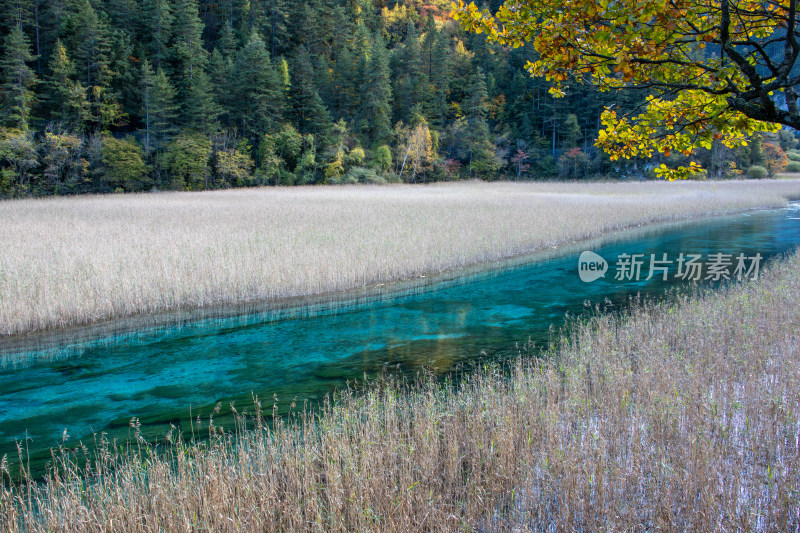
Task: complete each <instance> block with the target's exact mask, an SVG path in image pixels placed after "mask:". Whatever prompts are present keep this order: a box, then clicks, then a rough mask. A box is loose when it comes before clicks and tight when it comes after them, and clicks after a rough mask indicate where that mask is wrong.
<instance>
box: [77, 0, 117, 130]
mask: <svg viewBox="0 0 800 533" xmlns="http://www.w3.org/2000/svg"><path fill="white" fill-rule="evenodd" d="M76 2H77V7H76V11H75V12H73V13H71V14H70V15H69V16H68V17H67V20H66V21H65V40H66V43H67V44H66V45H65V46H67V48H68V49H69V50H74V51H75V52H74V56H75V65H76V68H77V70H78V78H79V79H80V80H85V82H86V89H87V92H88V96H89V106H90V119H89V122H90V124H91V125H92V126H93V127H94V129H95V130H98V131H99V130H103V129H105V128H107V127H108V126H110V125H111V124H113V123H115V122H117V121H118V120H119V119H120V118H121V117H122V115H123V111H122V108H121V106H120V105H119V103H118V102H117V98H116V95H115V94H114V93H113V91H112V89H111V82H112V76H113V71H112V70H111V68H110V61H109V49H110V41H109V29H108V23H107V21H106V20H105V18H104V16H101V15H98V13H97V12H96V11H95V9H94V8H93V7H92V4H91V3H90V2H89V0H76Z"/></svg>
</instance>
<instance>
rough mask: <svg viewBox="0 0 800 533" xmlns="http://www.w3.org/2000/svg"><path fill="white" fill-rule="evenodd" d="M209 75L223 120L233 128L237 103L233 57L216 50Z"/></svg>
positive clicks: (213, 53) (209, 62)
mask: <svg viewBox="0 0 800 533" xmlns="http://www.w3.org/2000/svg"><path fill="white" fill-rule="evenodd" d="M208 74H209V78H210V82H211V86H212V87H213V88H214V94H215V97H216V101H217V103H219V105H220V111H221V115H222V120H223V122H224V123H225V124H226V125H227V126H231V120H232V119H231V117H232V116H233V113H234V107H235V101H236V95H235V90H234V88H235V84H234V80H233V57H225V56H224V55H223V54H222V52H220V49H219V47H217V48H214V52H212V54H211V59H209V61H208Z"/></svg>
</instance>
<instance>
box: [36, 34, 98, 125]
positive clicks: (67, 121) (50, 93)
mask: <svg viewBox="0 0 800 533" xmlns="http://www.w3.org/2000/svg"><path fill="white" fill-rule="evenodd" d="M74 76H75V65H74V64H73V63H72V61H71V60H70V58H69V56H68V55H67V50H66V48H64V45H63V44H62V43H61V41H60V40H58V41H56V46H55V48H54V49H53V53H52V54H51V56H50V75H49V76H48V78H47V83H46V88H47V93H46V95H47V96H46V101H47V104H48V107H49V109H50V117H51V118H53V119H54V120H56V121H59V122H61V123H62V124H64V125H65V126H66V127H68V128H70V129H72V130H75V131H82V130H83V129H84V127H85V125H86V121H87V120H89V101H88V100H87V98H86V88H85V87H84V86H83V84H81V83H80V82H76V81H75V80H74Z"/></svg>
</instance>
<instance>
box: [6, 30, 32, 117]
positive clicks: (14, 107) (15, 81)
mask: <svg viewBox="0 0 800 533" xmlns="http://www.w3.org/2000/svg"><path fill="white" fill-rule="evenodd" d="M34 59H35V58H34V57H33V54H32V53H31V47H30V44H29V43H28V39H27V38H26V37H25V34H24V33H23V32H22V28H21V27H20V26H19V25H16V26H14V27H13V28H12V29H11V33H9V34H8V35H7V36H6V39H5V47H4V52H3V57H2V61H1V62H0V67H2V69H0V70H1V71H2V82H3V85H2V90H3V93H2V111H3V122H4V123H5V124H6V125H7V126H13V127H16V128H19V129H20V130H23V131H25V130H27V129H28V121H29V120H30V115H31V108H32V107H33V102H34V100H35V96H34V92H33V89H32V88H33V85H34V84H35V83H36V74H34V72H33V69H31V67H30V66H29V65H28V63H30V62H32V61H33V60H34Z"/></svg>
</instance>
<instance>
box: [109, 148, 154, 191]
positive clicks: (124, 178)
mask: <svg viewBox="0 0 800 533" xmlns="http://www.w3.org/2000/svg"><path fill="white" fill-rule="evenodd" d="M102 143H103V145H102V148H101V157H102V163H103V170H104V173H103V175H104V177H105V179H104V181H105V182H106V183H108V185H110V186H111V187H113V188H114V189H123V190H125V191H142V190H145V189H146V188H148V187H149V186H150V185H151V180H150V179H149V177H148V175H147V165H145V162H144V151H143V150H142V147H141V146H140V145H139V144H138V143H137V142H136V141H134V140H133V139H131V138H127V139H115V138H114V137H111V136H110V135H103V136H102Z"/></svg>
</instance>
